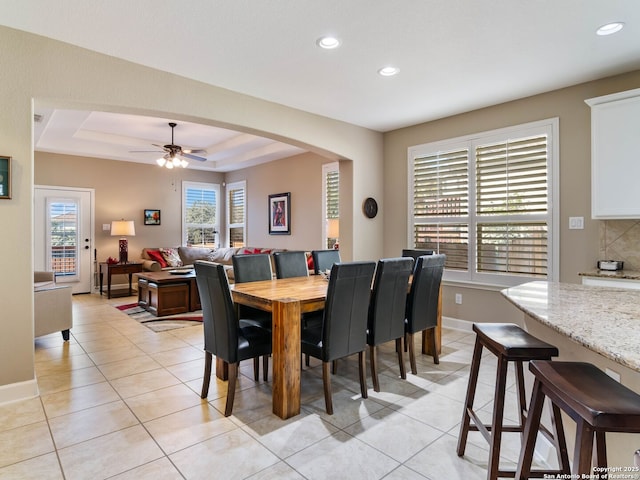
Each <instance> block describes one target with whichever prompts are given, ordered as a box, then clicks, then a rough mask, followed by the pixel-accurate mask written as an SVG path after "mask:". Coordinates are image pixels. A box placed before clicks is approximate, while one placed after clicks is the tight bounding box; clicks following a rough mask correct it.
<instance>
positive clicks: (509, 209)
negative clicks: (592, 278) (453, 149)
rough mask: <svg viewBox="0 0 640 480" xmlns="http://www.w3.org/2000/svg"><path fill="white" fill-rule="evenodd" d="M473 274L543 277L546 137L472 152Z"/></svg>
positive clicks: (478, 148) (545, 217) (544, 264)
mask: <svg viewBox="0 0 640 480" xmlns="http://www.w3.org/2000/svg"><path fill="white" fill-rule="evenodd" d="M475 154H476V216H477V225H476V248H477V271H479V272H502V273H512V274H525V275H529V276H546V274H547V259H548V251H547V249H548V229H547V214H548V207H547V205H548V178H547V162H548V145H547V136H546V135H538V136H534V137H529V138H519V139H516V140H506V141H502V142H498V143H492V144H487V145H480V146H477V147H476V152H475Z"/></svg>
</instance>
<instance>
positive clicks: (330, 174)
mask: <svg viewBox="0 0 640 480" xmlns="http://www.w3.org/2000/svg"><path fill="white" fill-rule="evenodd" d="M322 177H323V178H322V181H323V188H322V193H323V196H324V199H323V200H324V201H323V208H324V215H323V218H324V225H323V232H324V234H323V237H324V241H325V244H326V248H333V247H334V246H335V244H336V242H337V241H338V236H337V234H336V231H335V230H336V228H337V227H339V222H340V170H339V164H338V162H333V163H327V164H324V165H323V166H322Z"/></svg>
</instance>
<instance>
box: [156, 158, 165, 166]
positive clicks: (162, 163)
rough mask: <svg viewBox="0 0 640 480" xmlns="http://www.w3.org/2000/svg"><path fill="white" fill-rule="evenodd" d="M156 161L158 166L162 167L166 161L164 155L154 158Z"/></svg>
mask: <svg viewBox="0 0 640 480" xmlns="http://www.w3.org/2000/svg"><path fill="white" fill-rule="evenodd" d="M156 163H157V164H158V165H159V166H161V167H164V164H165V163H167V161H166V160H165V159H164V157H160V158H159V159H157V160H156Z"/></svg>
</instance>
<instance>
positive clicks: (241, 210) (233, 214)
mask: <svg viewBox="0 0 640 480" xmlns="http://www.w3.org/2000/svg"><path fill="white" fill-rule="evenodd" d="M227 212H228V219H227V223H228V235H229V246H230V247H244V246H245V245H244V244H245V236H244V227H245V212H246V200H245V187H244V182H238V183H237V184H230V185H228V187H227Z"/></svg>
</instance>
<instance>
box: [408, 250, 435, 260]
mask: <svg viewBox="0 0 640 480" xmlns="http://www.w3.org/2000/svg"><path fill="white" fill-rule="evenodd" d="M433 254H434V251H433V250H422V249H419V248H405V249H403V250H402V256H403V257H411V258H413V260H414V262H415V261H417V260H418V257H422V256H423V255H433Z"/></svg>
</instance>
